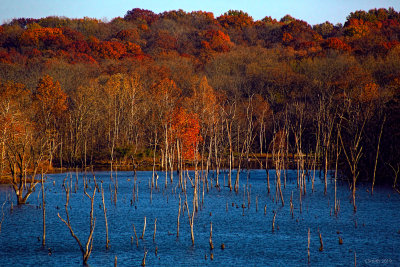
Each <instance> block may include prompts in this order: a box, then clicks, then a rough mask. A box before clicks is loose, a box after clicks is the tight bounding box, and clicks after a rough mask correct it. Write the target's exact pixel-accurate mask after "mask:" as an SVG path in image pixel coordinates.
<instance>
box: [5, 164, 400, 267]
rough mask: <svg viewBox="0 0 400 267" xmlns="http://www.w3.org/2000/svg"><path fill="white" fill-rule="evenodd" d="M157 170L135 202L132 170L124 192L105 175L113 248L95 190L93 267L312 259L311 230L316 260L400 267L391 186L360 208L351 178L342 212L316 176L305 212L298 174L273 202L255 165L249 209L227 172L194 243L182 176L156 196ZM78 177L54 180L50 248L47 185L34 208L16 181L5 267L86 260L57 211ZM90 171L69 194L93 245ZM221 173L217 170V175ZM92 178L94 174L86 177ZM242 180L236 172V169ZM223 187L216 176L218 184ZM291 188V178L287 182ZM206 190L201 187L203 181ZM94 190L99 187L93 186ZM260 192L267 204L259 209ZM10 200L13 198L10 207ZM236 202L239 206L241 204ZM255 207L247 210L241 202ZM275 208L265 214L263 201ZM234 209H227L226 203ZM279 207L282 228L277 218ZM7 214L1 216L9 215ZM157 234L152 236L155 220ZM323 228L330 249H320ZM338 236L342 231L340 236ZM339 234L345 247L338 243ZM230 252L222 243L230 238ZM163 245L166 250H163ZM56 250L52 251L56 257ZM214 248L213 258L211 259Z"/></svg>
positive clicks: (208, 195)
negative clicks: (20, 195)
mask: <svg viewBox="0 0 400 267" xmlns="http://www.w3.org/2000/svg"><path fill="white" fill-rule="evenodd" d="M151 174H152V173H151V172H138V173H137V181H138V186H139V199H138V201H135V202H133V203H132V204H131V200H132V189H133V184H134V179H133V173H132V172H118V198H117V203H116V204H114V203H113V202H112V200H111V194H110V190H109V185H110V184H112V182H111V180H110V173H109V172H96V173H95V175H96V179H97V182H98V183H100V181H103V187H104V189H105V203H106V207H107V210H108V211H107V217H108V224H109V239H110V249H109V250H106V248H105V240H106V237H105V220H104V214H103V208H102V200H101V193H99V192H96V196H95V201H94V203H95V204H94V208H95V209H94V216H95V217H96V226H95V230H94V244H93V251H92V254H91V256H90V258H89V261H88V263H89V265H90V266H112V265H113V264H114V258H115V256H117V262H118V265H119V266H140V265H141V262H142V258H143V255H144V252H145V251H148V254H147V257H146V265H147V266H171V265H176V266H208V265H210V266H211V265H212V266H232V265H237V266H299V265H303V266H304V265H308V260H307V236H308V229H310V233H311V240H310V266H329V265H336V266H354V258H355V256H356V261H357V265H358V266H400V233H399V230H400V212H399V211H400V209H399V207H400V195H399V194H397V193H396V192H394V191H393V190H392V189H391V188H384V187H376V188H375V190H374V195H371V194H370V193H369V192H367V190H368V189H369V188H368V187H367V186H362V185H359V186H358V189H357V200H356V201H357V212H356V213H354V212H353V206H352V203H351V192H350V190H349V186H348V183H347V182H338V190H337V196H338V199H340V206H341V209H340V212H339V214H338V216H337V217H336V216H335V215H334V212H333V205H334V185H333V181H332V180H330V181H329V184H328V194H327V195H324V185H323V181H321V180H319V179H316V180H315V192H313V193H312V192H311V182H307V194H306V195H305V196H302V213H300V204H299V203H300V202H299V201H300V200H299V190H298V188H297V183H296V172H295V171H288V172H287V184H286V188H285V189H283V194H284V200H285V206H284V207H282V204H281V203H280V202H279V203H276V201H274V200H275V199H274V196H275V191H274V188H275V185H274V172H273V171H271V194H268V193H267V183H266V175H265V171H263V170H252V171H251V172H250V177H249V181H248V183H249V185H250V186H249V188H250V192H251V193H250V199H251V204H250V206H249V205H248V199H247V192H246V193H245V194H246V197H245V200H244V197H243V195H244V189H245V187H246V182H247V181H246V180H247V179H246V173H245V172H244V173H242V174H241V180H240V188H239V193H238V194H236V193H235V192H230V191H229V188H227V187H223V184H224V175H225V177H226V178H225V179H226V183H227V174H224V173H222V174H221V175H220V177H219V182H220V184H221V188H220V190H218V189H217V188H215V187H214V188H211V189H210V191H209V192H205V196H204V205H203V206H201V198H202V191H201V192H200V193H199V198H200V201H199V202H200V203H199V204H200V209H199V211H198V213H197V214H196V215H195V218H194V233H195V234H194V235H195V245H194V246H193V245H192V242H191V239H190V227H189V219H188V215H187V213H186V211H185V213H184V214H183V213H182V212H181V218H180V236H179V238H177V237H176V230H177V215H178V203H179V194H180V195H181V197H182V204H183V201H184V195H183V193H182V192H181V191H180V190H179V188H177V176H176V173H175V177H174V182H173V184H169V185H168V187H167V189H165V187H164V180H165V179H164V177H165V176H164V173H159V174H160V179H159V180H158V186H159V190H158V191H157V190H153V192H152V197H151V200H150V189H149V179H150V178H151ZM75 175H76V174H75V173H63V174H51V175H48V176H47V181H46V183H45V188H46V201H47V204H46V213H47V214H46V225H47V236H46V246H45V248H43V247H42V245H41V240H40V239H41V236H42V210H41V207H40V205H41V195H40V192H39V191H40V190H39V189H40V185H39V186H38V187H37V189H36V192H34V193H33V194H32V195H31V197H30V198H29V204H27V205H23V206H17V205H15V203H16V199H15V196H14V195H13V194H14V193H13V191H12V190H11V188H10V187H9V186H2V187H0V204H2V203H3V202H4V201H6V204H5V205H4V221H3V224H2V227H1V233H0V248H1V249H0V266H79V265H81V264H82V256H81V252H80V250H79V247H78V245H77V243H76V241H75V240H74V239H73V238H72V237H71V235H70V232H69V230H68V229H67V227H66V226H65V225H64V223H63V222H61V220H60V219H59V218H58V217H57V213H60V215H61V216H62V217H63V218H66V215H65V210H64V204H65V191H64V189H63V188H62V182H63V180H64V178H65V177H68V179H67V181H70V179H71V178H70V177H71V176H72V181H73V182H72V184H73V187H74V183H75ZM82 175H83V174H82V173H79V179H78V180H79V189H78V191H77V192H76V193H74V192H73V190H72V192H71V196H70V202H69V206H70V210H69V213H70V219H71V225H72V227H73V229H74V231H75V233H76V235H77V236H78V237H79V238H80V239H81V242H82V243H86V240H87V235H88V232H89V210H90V200H89V199H88V198H87V197H86V196H85V195H84V193H83V179H82ZM210 175H211V176H212V174H210ZM87 176H88V178H90V177H92V175H91V174H88V175H87ZM233 177H236V174H234V175H233ZM214 185H215V182H214ZM282 185H283V182H282ZM201 186H202V184H201ZM187 191H188V202H189V208H190V211H192V207H193V206H192V194H193V189H192V188H191V186H190V182H189V181H188V190H187ZM88 192H89V193H90V194H91V193H92V192H93V183H91V184H90V186H89V189H88ZM292 192H293V205H294V218H293V219H292V216H291V214H290V202H289V201H290V196H291V193H292ZM256 197H257V198H258V210H257V209H256ZM11 202H14V205H13V208H12V209H11ZM232 203H233V206H232ZM243 203H244V204H245V206H246V208H245V209H244V212H243V209H242V204H243ZM265 205H266V206H267V208H266V214H264V206H265ZM227 207H228V208H227ZM274 211H275V212H276V214H277V215H276V219H275V231H274V232H272V220H273V215H274ZM0 216H1V214H0ZM144 217H146V220H147V228H146V232H145V235H144V239H143V240H141V239H140V240H139V247H138V248H137V247H136V242H135V238H134V242H133V244H132V243H131V237H132V236H133V237H134V234H133V227H132V223H133V224H134V225H135V227H136V231H137V234H138V236H140V235H141V234H142V229H143V223H144ZM155 218H157V231H156V237H155V241H154V242H153V232H154V220H155ZM210 222H212V225H213V243H214V246H215V248H214V249H213V250H212V251H211V250H210V247H209V235H210ZM319 232H320V233H321V236H322V239H323V244H324V249H323V251H322V252H320V251H319V247H320V242H319V234H318V233H319ZM337 232H339V234H338V233H337ZM339 236H340V237H341V238H342V239H343V244H342V245H339V241H338V238H339ZM222 243H223V244H224V245H225V249H224V250H222V249H221V244H222ZM156 247H157V249H158V253H157V255H156V254H155V250H156ZM49 248H50V249H51V252H52V253H51V254H49ZM211 253H212V254H213V260H211V259H210V255H211Z"/></svg>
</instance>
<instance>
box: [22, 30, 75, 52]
mask: <svg viewBox="0 0 400 267" xmlns="http://www.w3.org/2000/svg"><path fill="white" fill-rule="evenodd" d="M20 42H21V45H22V46H35V47H37V48H46V47H54V48H59V47H64V46H66V45H67V44H68V43H69V41H68V39H67V38H66V37H65V36H64V34H63V31H62V29H60V28H35V29H28V30H26V31H24V32H23V33H22V35H21V36H20Z"/></svg>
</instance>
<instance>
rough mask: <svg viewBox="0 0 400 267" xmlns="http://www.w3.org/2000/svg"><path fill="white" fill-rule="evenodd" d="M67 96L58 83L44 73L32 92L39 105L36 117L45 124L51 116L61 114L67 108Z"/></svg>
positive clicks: (54, 116)
mask: <svg viewBox="0 0 400 267" xmlns="http://www.w3.org/2000/svg"><path fill="white" fill-rule="evenodd" d="M67 98H68V97H67V95H66V94H65V93H64V92H63V91H62V90H61V86H60V83H59V82H58V81H55V82H54V81H53V78H52V77H50V76H49V75H45V76H44V77H43V78H41V79H40V80H39V82H38V85H37V87H36V92H35V94H34V100H35V101H36V102H37V103H38V106H39V109H38V111H37V112H38V117H39V118H42V119H43V122H44V123H46V125H47V124H48V123H49V120H50V118H51V117H52V118H53V119H54V118H56V117H59V116H61V115H62V114H63V112H64V111H65V110H67Z"/></svg>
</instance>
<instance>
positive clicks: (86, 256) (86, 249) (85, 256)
mask: <svg viewBox="0 0 400 267" xmlns="http://www.w3.org/2000/svg"><path fill="white" fill-rule="evenodd" d="M93 179H94V182H95V183H96V178H94V177H93ZM64 190H65V194H66V201H65V214H66V216H67V219H66V220H64V219H63V218H62V217H61V216H60V213H57V216H58V218H60V220H61V221H62V222H63V223H64V224H65V225H66V226H67V227H68V229H69V231H70V233H71V236H72V237H73V238H74V239H75V240H76V242H77V243H78V245H79V249H80V250H81V253H82V258H83V264H84V265H87V261H88V259H89V257H90V253H91V252H92V248H93V232H94V227H95V225H96V218H93V211H94V209H93V204H94V196H95V195H96V186H94V190H93V194H92V196H90V195H89V194H88V193H87V192H86V189H85V190H84V191H85V195H86V196H87V197H88V198H89V199H90V203H91V204H90V230H89V236H88V240H87V242H86V245H85V247H84V246H83V245H82V243H81V241H80V240H79V238H78V237H77V236H76V234H75V232H74V230H73V229H72V226H71V222H70V218H69V212H68V204H69V187H68V186H67V185H65V180H64Z"/></svg>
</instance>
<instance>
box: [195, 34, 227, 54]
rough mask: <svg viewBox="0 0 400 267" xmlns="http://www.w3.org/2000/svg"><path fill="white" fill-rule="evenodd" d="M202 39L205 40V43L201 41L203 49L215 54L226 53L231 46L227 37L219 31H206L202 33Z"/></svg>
mask: <svg viewBox="0 0 400 267" xmlns="http://www.w3.org/2000/svg"><path fill="white" fill-rule="evenodd" d="M203 37H204V39H206V41H202V43H201V44H202V47H203V48H204V49H212V50H214V51H216V52H228V51H229V50H230V49H231V48H232V46H233V43H232V42H231V39H230V38H229V35H227V34H225V33H223V32H222V31H219V30H208V31H206V32H204V33H203Z"/></svg>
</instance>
